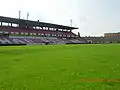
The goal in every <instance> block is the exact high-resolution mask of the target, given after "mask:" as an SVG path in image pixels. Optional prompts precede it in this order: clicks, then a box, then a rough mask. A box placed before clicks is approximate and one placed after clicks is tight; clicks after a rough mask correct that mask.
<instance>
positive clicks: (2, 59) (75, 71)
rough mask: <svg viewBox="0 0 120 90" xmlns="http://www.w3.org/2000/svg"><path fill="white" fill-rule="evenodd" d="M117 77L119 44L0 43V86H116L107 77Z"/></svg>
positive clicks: (16, 89) (87, 89)
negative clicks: (30, 44)
mask: <svg viewBox="0 0 120 90" xmlns="http://www.w3.org/2000/svg"><path fill="white" fill-rule="evenodd" d="M119 78H120V45H54V46H52V45H50V46H16V47H15V46H14V47H0V90H120V80H119V81H118V82H114V81H107V80H111V79H112V80H113V79H117V80H118V79H119ZM99 79H104V80H102V82H101V81H98V80H99ZM105 80H106V81H105Z"/></svg>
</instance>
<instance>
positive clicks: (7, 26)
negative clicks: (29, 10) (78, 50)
mask: <svg viewBox="0 0 120 90" xmlns="http://www.w3.org/2000/svg"><path fill="white" fill-rule="evenodd" d="M74 29H78V28H76V27H69V26H63V25H57V24H51V23H45V22H40V21H39V20H38V21H31V20H24V19H17V18H10V17H3V16H0V45H30V44H40V45H43V44H83V43H87V42H86V41H85V40H84V39H82V38H80V37H79V36H78V35H76V34H74V33H73V32H72V31H73V30H74Z"/></svg>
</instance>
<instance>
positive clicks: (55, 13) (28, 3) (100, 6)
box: [0, 0, 120, 36]
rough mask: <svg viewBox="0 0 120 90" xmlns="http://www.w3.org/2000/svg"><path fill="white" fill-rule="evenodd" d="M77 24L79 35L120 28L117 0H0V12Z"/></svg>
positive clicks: (119, 4)
mask: <svg viewBox="0 0 120 90" xmlns="http://www.w3.org/2000/svg"><path fill="white" fill-rule="evenodd" d="M19 10H21V18H22V19H26V16H27V15H26V13H27V12H29V13H30V16H29V19H30V20H35V21H37V20H40V21H44V22H50V23H55V24H61V25H67V26H70V19H72V20H73V26H76V27H78V28H79V29H78V30H74V32H75V33H77V32H80V34H81V36H88V35H92V36H101V35H103V34H104V33H105V32H120V0H0V16H7V17H14V18H18V11H19Z"/></svg>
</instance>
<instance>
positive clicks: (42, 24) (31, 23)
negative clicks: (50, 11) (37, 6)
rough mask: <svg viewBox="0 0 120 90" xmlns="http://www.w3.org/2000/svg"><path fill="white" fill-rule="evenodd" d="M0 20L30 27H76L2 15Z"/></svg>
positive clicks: (70, 28) (68, 28)
mask: <svg viewBox="0 0 120 90" xmlns="http://www.w3.org/2000/svg"><path fill="white" fill-rule="evenodd" d="M0 22H6V23H13V24H22V25H26V26H32V27H37V26H38V27H49V28H56V29H66V30H73V29H78V28H77V27H69V26H64V25H57V24H52V23H45V22H38V21H31V20H25V19H17V18H10V17H3V16H0Z"/></svg>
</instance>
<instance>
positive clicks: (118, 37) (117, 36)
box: [104, 32, 120, 43]
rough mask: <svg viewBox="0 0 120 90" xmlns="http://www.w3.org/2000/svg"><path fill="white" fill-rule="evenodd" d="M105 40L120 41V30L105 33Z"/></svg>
mask: <svg viewBox="0 0 120 90" xmlns="http://www.w3.org/2000/svg"><path fill="white" fill-rule="evenodd" d="M104 37H105V42H106V43H120V32H118V33H105V34H104Z"/></svg>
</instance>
